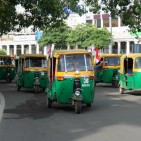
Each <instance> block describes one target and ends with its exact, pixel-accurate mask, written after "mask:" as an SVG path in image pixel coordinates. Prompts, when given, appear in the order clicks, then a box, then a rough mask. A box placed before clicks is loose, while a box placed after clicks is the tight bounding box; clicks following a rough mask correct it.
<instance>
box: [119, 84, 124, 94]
mask: <svg viewBox="0 0 141 141" xmlns="http://www.w3.org/2000/svg"><path fill="white" fill-rule="evenodd" d="M119 92H120V94H124V88H122V87H121V86H120V87H119Z"/></svg>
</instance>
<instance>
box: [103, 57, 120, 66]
mask: <svg viewBox="0 0 141 141" xmlns="http://www.w3.org/2000/svg"><path fill="white" fill-rule="evenodd" d="M104 61H105V66H116V65H120V58H119V57H105V59H104Z"/></svg>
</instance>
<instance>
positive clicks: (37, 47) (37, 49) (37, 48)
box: [36, 44, 39, 54]
mask: <svg viewBox="0 0 141 141" xmlns="http://www.w3.org/2000/svg"><path fill="white" fill-rule="evenodd" d="M36 54H39V44H36Z"/></svg>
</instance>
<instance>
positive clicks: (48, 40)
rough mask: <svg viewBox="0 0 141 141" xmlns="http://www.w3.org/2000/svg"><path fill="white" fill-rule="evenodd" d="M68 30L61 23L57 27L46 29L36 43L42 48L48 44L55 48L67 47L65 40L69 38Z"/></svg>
mask: <svg viewBox="0 0 141 141" xmlns="http://www.w3.org/2000/svg"><path fill="white" fill-rule="evenodd" d="M69 32H70V28H69V27H68V26H67V25H66V24H64V23H61V24H60V25H59V26H58V27H48V28H47V29H46V30H44V32H43V35H42V36H41V38H40V39H39V41H38V43H39V45H40V47H44V46H46V45H48V44H53V43H54V44H55V47H56V48H61V47H64V46H67V38H68V36H69Z"/></svg>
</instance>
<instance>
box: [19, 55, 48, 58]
mask: <svg viewBox="0 0 141 141" xmlns="http://www.w3.org/2000/svg"><path fill="white" fill-rule="evenodd" d="M27 57H45V58H46V56H45V55H43V54H21V55H20V56H19V58H27Z"/></svg>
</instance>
